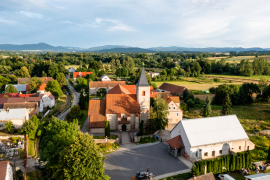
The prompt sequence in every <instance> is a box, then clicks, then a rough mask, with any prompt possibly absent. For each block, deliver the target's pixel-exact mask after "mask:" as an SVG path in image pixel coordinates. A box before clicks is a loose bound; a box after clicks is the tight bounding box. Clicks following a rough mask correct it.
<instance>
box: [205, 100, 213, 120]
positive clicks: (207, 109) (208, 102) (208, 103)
mask: <svg viewBox="0 0 270 180" xmlns="http://www.w3.org/2000/svg"><path fill="white" fill-rule="evenodd" d="M211 114H212V110H211V100H210V98H209V96H207V98H206V101H205V104H204V106H203V116H204V117H209V116H211Z"/></svg>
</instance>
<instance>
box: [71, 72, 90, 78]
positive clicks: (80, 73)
mask: <svg viewBox="0 0 270 180" xmlns="http://www.w3.org/2000/svg"><path fill="white" fill-rule="evenodd" d="M91 73H93V72H73V78H78V77H85V76H86V75H87V74H89V75H90V74H91Z"/></svg>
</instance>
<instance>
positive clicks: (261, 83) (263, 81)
mask: <svg viewBox="0 0 270 180" xmlns="http://www.w3.org/2000/svg"><path fill="white" fill-rule="evenodd" d="M267 85H268V80H267V79H266V77H261V78H260V80H259V84H258V86H259V89H260V91H261V94H262V93H263V91H264V89H265V88H266V87H267Z"/></svg>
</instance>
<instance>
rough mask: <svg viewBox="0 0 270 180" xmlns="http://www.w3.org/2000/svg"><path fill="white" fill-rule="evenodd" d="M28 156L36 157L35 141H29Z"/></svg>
mask: <svg viewBox="0 0 270 180" xmlns="http://www.w3.org/2000/svg"><path fill="white" fill-rule="evenodd" d="M28 155H31V156H35V140H34V139H28Z"/></svg>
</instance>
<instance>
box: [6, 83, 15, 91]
mask: <svg viewBox="0 0 270 180" xmlns="http://www.w3.org/2000/svg"><path fill="white" fill-rule="evenodd" d="M5 93H18V90H17V89H16V88H15V87H14V86H13V85H11V84H9V85H8V86H7V87H6V90H5Z"/></svg>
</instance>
